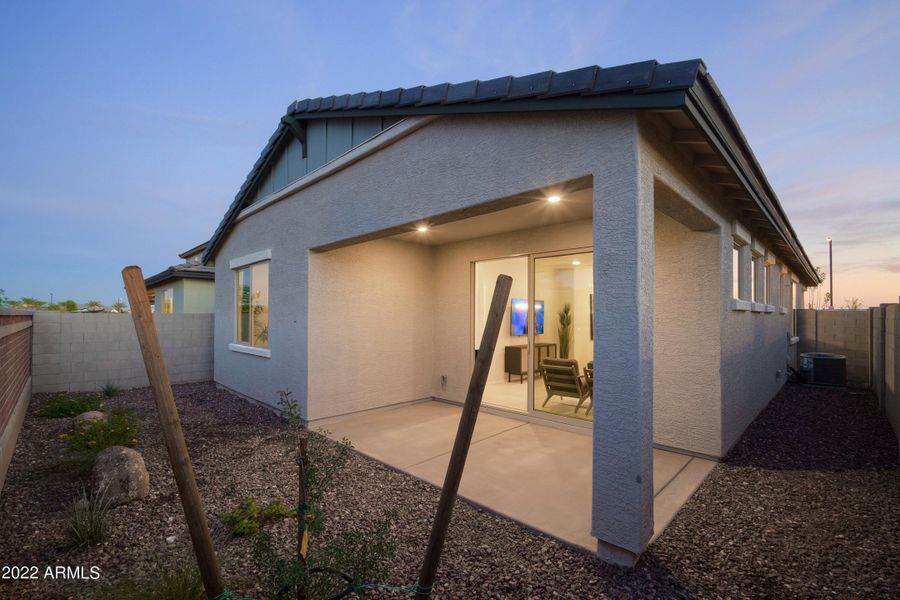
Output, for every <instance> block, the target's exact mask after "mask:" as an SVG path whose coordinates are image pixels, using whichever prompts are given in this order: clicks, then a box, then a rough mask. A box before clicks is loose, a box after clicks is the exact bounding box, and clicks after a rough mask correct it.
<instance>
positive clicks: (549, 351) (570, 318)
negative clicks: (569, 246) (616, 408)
mask: <svg viewBox="0 0 900 600" xmlns="http://www.w3.org/2000/svg"><path fill="white" fill-rule="evenodd" d="M534 298H535V306H537V305H538V304H541V305H543V312H544V314H543V327H541V328H536V329H535V331H534V333H535V335H534V353H535V363H536V365H537V368H536V369H535V376H534V378H533V382H532V385H533V386H534V410H535V411H537V412H542V413H549V414H553V415H559V416H562V417H574V418H577V419H583V420H590V419H591V416H592V415H593V409H592V402H591V396H590V391H591V390H590V383H589V379H588V376H589V375H590V374H591V373H590V372H586V370H585V368H586V367H592V366H593V360H594V341H593V340H594V331H593V301H594V255H593V253H592V252H578V253H569V254H557V255H553V256H540V257H536V258H535V259H534Z"/></svg>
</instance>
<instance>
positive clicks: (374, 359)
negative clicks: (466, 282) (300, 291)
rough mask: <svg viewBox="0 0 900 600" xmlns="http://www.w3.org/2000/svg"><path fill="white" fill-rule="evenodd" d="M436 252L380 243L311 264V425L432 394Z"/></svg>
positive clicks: (336, 252)
mask: <svg viewBox="0 0 900 600" xmlns="http://www.w3.org/2000/svg"><path fill="white" fill-rule="evenodd" d="M434 276H435V273H434V269H433V257H432V249H431V247H430V246H425V245H422V244H413V243H409V242H402V241H397V240H392V239H382V240H375V241H372V242H368V243H365V244H360V245H356V246H349V247H347V248H341V249H339V250H334V251H332V252H322V253H316V254H313V255H312V256H310V261H309V317H308V322H309V340H310V341H309V370H310V373H311V374H312V376H311V377H310V378H309V395H310V397H312V398H316V399H317V402H314V403H312V404H310V406H309V413H308V418H309V419H319V418H323V417H330V416H333V415H339V414H345V413H349V412H354V411H358V410H364V409H369V408H376V407H379V406H384V405H388V404H395V403H397V402H406V401H409V400H417V399H420V398H430V397H431V396H432V395H434V390H433V385H432V382H433V372H434V346H435V344H434V341H435V336H434V321H435V312H434V309H433V295H432V292H433V289H432V288H433V278H434Z"/></svg>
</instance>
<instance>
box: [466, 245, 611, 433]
mask: <svg viewBox="0 0 900 600" xmlns="http://www.w3.org/2000/svg"><path fill="white" fill-rule="evenodd" d="M593 261H594V256H593V252H591V251H590V250H586V251H585V250H581V251H578V252H573V251H569V252H560V253H553V254H541V255H536V256H514V257H508V258H498V259H493V260H484V261H477V262H475V263H474V273H473V275H474V279H473V284H474V285H473V291H474V294H473V317H474V318H473V324H472V325H473V327H472V332H473V349H474V353H473V360H474V356H475V354H476V353H477V352H478V344H479V343H480V341H481V334H482V332H483V330H484V323H485V319H486V317H487V312H488V308H489V307H490V302H491V297H492V295H493V292H494V285H495V283H496V280H497V275H499V274H501V273H503V274H507V275H510V276H512V278H513V286H512V292H511V294H510V299H509V302H508V304H507V306H506V312H505V313H504V316H503V326H502V328H501V330H500V336H499V338H498V340H497V349H496V352H495V354H494V360H493V361H492V363H491V370H490V373H489V375H488V381H487V385H486V387H485V391H484V397H483V400H482V402H483V403H484V404H485V405H486V406H492V407H495V408H501V409H505V410H510V411H515V412H521V413H531V414H535V415H541V416H543V417H546V418H548V419H555V420H567V421H571V419H578V420H580V421H590V420H591V418H592V415H593V404H592V401H591V396H590V391H591V390H590V383H589V381H588V375H589V374H590V373H592V371H586V367H591V366H593V354H594V342H593V339H594V331H593V316H592V315H593V301H594V285H593V282H594V269H593V264H594V263H593ZM560 359H562V360H560Z"/></svg>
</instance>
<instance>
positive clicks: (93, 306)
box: [87, 300, 103, 310]
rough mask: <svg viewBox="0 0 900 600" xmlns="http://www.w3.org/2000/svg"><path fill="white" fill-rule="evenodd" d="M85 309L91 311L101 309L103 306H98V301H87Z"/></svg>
mask: <svg viewBox="0 0 900 600" xmlns="http://www.w3.org/2000/svg"><path fill="white" fill-rule="evenodd" d="M87 307H88V308H89V309H91V310H96V309H98V308H103V305H102V304H100V301H99V300H88V303H87Z"/></svg>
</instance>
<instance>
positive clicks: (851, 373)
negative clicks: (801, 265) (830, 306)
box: [797, 309, 872, 388]
mask: <svg viewBox="0 0 900 600" xmlns="http://www.w3.org/2000/svg"><path fill="white" fill-rule="evenodd" d="M797 335H798V336H799V337H800V347H799V351H800V352H801V353H803V352H832V353H834V354H843V355H844V356H846V357H847V385H848V386H850V387H857V388H869V387H871V384H872V379H871V373H870V367H871V351H872V349H871V347H870V335H871V316H870V314H869V311H868V310H813V309H801V310H798V311H797Z"/></svg>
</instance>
